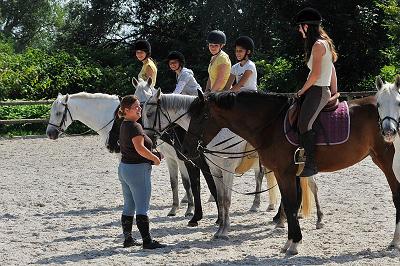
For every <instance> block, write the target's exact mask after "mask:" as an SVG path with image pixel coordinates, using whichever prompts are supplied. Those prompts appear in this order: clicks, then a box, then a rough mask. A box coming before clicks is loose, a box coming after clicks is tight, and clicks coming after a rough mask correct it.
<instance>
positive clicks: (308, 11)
mask: <svg viewBox="0 0 400 266" xmlns="http://www.w3.org/2000/svg"><path fill="white" fill-rule="evenodd" d="M295 22H296V24H297V25H299V24H310V25H321V23H322V16H321V14H320V13H319V12H318V10H316V9H314V8H312V7H306V8H304V9H302V10H301V11H300V12H299V13H297V15H296V16H295Z"/></svg>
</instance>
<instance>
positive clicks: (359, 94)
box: [0, 91, 376, 125]
mask: <svg viewBox="0 0 400 266" xmlns="http://www.w3.org/2000/svg"><path fill="white" fill-rule="evenodd" d="M375 93H376V91H355V92H340V98H342V99H346V100H351V99H354V98H360V97H365V96H370V95H375ZM271 94H279V95H285V96H293V95H294V93H271ZM53 102H54V100H43V101H5V102H1V101H0V108H1V106H16V105H36V104H51V103H53ZM48 121H49V120H48V119H11V120H0V125H14V124H30V123H42V124H45V123H47V122H48Z"/></svg>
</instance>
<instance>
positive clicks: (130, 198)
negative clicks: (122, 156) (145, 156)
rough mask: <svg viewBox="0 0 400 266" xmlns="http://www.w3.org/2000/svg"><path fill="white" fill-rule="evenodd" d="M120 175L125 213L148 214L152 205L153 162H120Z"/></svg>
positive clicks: (132, 214)
mask: <svg viewBox="0 0 400 266" xmlns="http://www.w3.org/2000/svg"><path fill="white" fill-rule="evenodd" d="M118 177H119V180H120V181H121V185H122V193H123V195H124V210H123V211H122V214H123V215H126V216H134V215H135V212H136V214H141V215H146V216H147V211H148V210H149V206H150V196H151V164H149V163H140V164H126V163H123V162H120V164H119V166H118Z"/></svg>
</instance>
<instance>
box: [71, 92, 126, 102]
mask: <svg viewBox="0 0 400 266" xmlns="http://www.w3.org/2000/svg"><path fill="white" fill-rule="evenodd" d="M70 97H73V98H80V99H96V100H99V99H112V100H119V98H118V96H117V95H110V94H105V93H88V92H78V93H75V94H71V95H70Z"/></svg>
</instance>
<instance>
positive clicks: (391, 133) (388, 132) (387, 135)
mask: <svg viewBox="0 0 400 266" xmlns="http://www.w3.org/2000/svg"><path fill="white" fill-rule="evenodd" d="M397 133H398V131H397V129H396V128H394V127H388V128H382V131H381V134H382V136H383V139H384V140H385V141H386V142H388V143H392V142H393V141H394V139H395V137H396V135H397Z"/></svg>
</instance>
